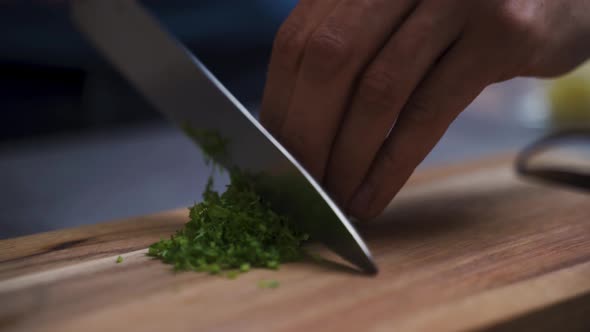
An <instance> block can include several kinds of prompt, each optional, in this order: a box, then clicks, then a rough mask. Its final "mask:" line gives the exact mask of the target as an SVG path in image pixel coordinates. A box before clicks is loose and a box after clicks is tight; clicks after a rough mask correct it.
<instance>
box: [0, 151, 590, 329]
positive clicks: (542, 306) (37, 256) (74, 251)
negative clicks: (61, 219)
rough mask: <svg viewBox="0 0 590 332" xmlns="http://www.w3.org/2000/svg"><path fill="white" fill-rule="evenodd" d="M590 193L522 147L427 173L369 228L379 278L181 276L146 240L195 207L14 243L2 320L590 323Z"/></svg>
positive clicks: (65, 324)
mask: <svg viewBox="0 0 590 332" xmlns="http://www.w3.org/2000/svg"><path fill="white" fill-rule="evenodd" d="M589 198H590V196H588V195H584V194H582V193H578V192H574V191H571V190H564V189H560V188H554V187H553V188H552V187H547V186H542V185H538V184H534V183H527V182H524V181H522V180H519V179H517V178H515V176H514V175H513V172H512V169H511V166H510V159H509V158H499V159H497V160H489V161H486V162H477V163H474V164H471V165H468V166H465V165H463V166H458V167H449V168H446V169H442V170H440V169H439V170H432V171H423V172H421V173H418V174H416V175H415V176H414V177H413V178H412V179H411V180H410V181H409V183H408V185H407V186H406V187H405V188H404V190H403V191H402V193H401V194H400V195H399V196H398V197H397V198H396V199H395V200H394V202H393V203H392V204H391V206H390V207H389V208H388V210H387V211H386V213H385V214H384V215H382V216H381V217H379V218H378V219H376V220H375V221H373V222H370V223H367V224H363V225H359V230H360V232H361V233H362V234H363V236H364V238H365V239H366V240H367V242H368V244H369V246H370V247H371V249H372V251H373V254H374V256H375V258H376V260H377V263H378V265H379V267H380V273H379V275H377V276H375V277H367V276H364V275H362V274H359V273H355V272H354V271H353V270H351V269H347V268H345V267H342V266H338V265H336V264H328V263H323V264H322V263H317V262H311V261H310V262H300V263H294V264H288V265H285V266H284V267H283V268H282V269H281V270H280V271H266V270H257V271H252V272H250V273H247V274H245V275H242V276H240V277H239V278H238V279H236V280H228V279H225V278H222V277H217V276H209V275H203V274H198V273H179V274H175V273H173V272H172V271H171V270H170V267H169V266H166V265H164V264H161V263H160V262H159V261H154V260H151V259H149V258H148V257H146V256H145V247H147V246H148V245H149V244H150V243H152V242H153V241H155V240H157V239H159V238H160V237H165V236H168V235H169V234H171V233H172V232H173V231H174V230H175V229H177V228H178V227H181V225H182V223H183V222H184V221H185V220H186V210H180V211H171V212H166V213H162V214H158V215H154V216H147V217H139V218H135V219H132V220H126V221H119V222H113V223H107V224H101V225H95V226H90V227H82V228H77V229H69V230H63V231H57V232H51V233H45V234H39V235H33V236H28V237H22V238H17V239H12V240H6V241H0V329H2V330H6V331H41V330H43V331H45V330H54V331H80V330H84V331H95V330H96V331H105V330H109V329H114V330H128V331H162V330H166V331H195V330H199V331H236V330H240V331H270V330H275V331H306V330H313V331H332V330H340V331H467V330H482V331H513V330H515V329H516V330H523V329H530V330H534V331H543V330H546V331H552V330H564V328H567V330H568V331H575V330H579V331H586V330H588V327H590V316H589V315H588V313H590V205H589V204H588V203H589ZM119 254H121V255H123V257H124V261H123V263H121V264H116V263H115V260H116V257H117V256H118V255H119ZM261 279H276V280H279V281H280V283H281V286H280V287H279V288H277V289H260V288H258V287H257V283H258V281H259V280H261Z"/></svg>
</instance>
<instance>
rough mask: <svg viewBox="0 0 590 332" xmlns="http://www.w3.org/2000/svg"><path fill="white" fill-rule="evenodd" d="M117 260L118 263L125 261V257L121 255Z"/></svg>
mask: <svg viewBox="0 0 590 332" xmlns="http://www.w3.org/2000/svg"><path fill="white" fill-rule="evenodd" d="M116 262H117V264H119V263H123V257H121V256H119V257H117V260H116Z"/></svg>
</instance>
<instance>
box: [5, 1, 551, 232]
mask: <svg viewBox="0 0 590 332" xmlns="http://www.w3.org/2000/svg"><path fill="white" fill-rule="evenodd" d="M295 2H296V1H294V0H250V1H241V0H240V1H238V0H200V1H180V0H166V1H144V3H145V4H146V5H147V6H148V7H149V8H150V9H152V10H153V12H154V13H155V14H156V16H158V18H160V19H161V21H162V22H163V23H164V24H165V25H166V26H167V27H168V28H169V29H170V30H171V31H172V32H173V33H174V34H175V35H177V36H178V37H179V38H180V39H181V40H182V41H183V42H184V43H185V44H186V45H187V46H188V47H189V48H190V49H191V50H193V51H194V52H195V53H196V54H197V56H198V57H200V58H201V60H202V61H203V62H204V63H205V64H206V65H207V66H208V67H209V68H210V69H211V70H212V71H213V73H215V74H216V75H217V76H218V77H219V78H220V80H221V81H222V82H223V83H224V84H226V86H227V87H228V88H229V89H230V91H232V92H233V93H234V94H235V95H236V96H237V97H238V98H239V99H240V100H241V101H242V102H243V103H244V104H245V105H246V106H247V107H249V108H250V109H252V110H256V108H257V106H258V103H259V102H260V98H261V95H262V89H263V86H264V77H265V71H266V64H267V62H268V57H269V55H270V49H271V44H272V39H273V36H274V34H275V32H276V30H277V28H278V27H279V25H280V23H281V22H282V20H283V19H284V18H285V17H286V16H287V14H288V13H289V11H290V10H291V8H292V7H293V6H294V4H295ZM533 87H534V82H531V81H529V80H515V81H511V82H508V83H504V84H501V85H497V86H493V87H491V88H489V89H488V90H487V91H486V92H485V93H484V95H482V96H481V97H480V98H479V99H478V100H477V101H476V102H475V103H474V104H473V105H472V106H471V107H470V109H469V110H468V111H467V112H465V113H464V114H463V115H462V116H461V117H460V118H459V119H458V120H457V121H456V123H455V124H454V125H453V126H452V128H451V130H450V131H449V133H448V134H447V135H446V136H445V138H444V139H443V141H442V142H441V143H440V144H439V145H438V147H437V148H436V149H435V151H434V152H433V153H432V154H431V155H430V156H429V157H428V159H427V160H426V161H425V163H424V164H423V165H422V166H421V167H428V166H434V165H440V164H444V163H453V162H458V161H462V160H466V159H473V158H478V157H481V156H485V155H488V154H492V153H500V152H503V151H513V150H516V149H519V148H521V147H522V146H523V145H524V144H526V143H528V142H530V141H531V140H532V139H534V138H535V137H537V136H538V135H540V134H541V133H542V131H539V130H535V129H530V128H527V127H526V126H523V125H522V122H520V121H519V117H518V114H519V113H518V111H519V110H521V109H522V108H523V103H522V101H523V100H525V99H523V98H524V97H525V96H526V95H527V94H528V93H530V92H531V91H532V90H531V89H533ZM0 116H1V117H0V238H7V237H13V236H20V235H25V234H31V233H36V232H41V231H47V230H53V229H59V228H64V227H71V226H76V225H82V224H89V223H96V222H100V221H107V220H111V219H117V218H125V217H129V216H134V215H141V214H147V213H152V212H156V211H161V210H165V209H171V208H177V207H186V206H188V205H190V204H191V203H193V202H194V201H196V200H199V198H200V192H201V190H202V189H203V187H204V184H205V181H206V178H207V176H208V174H209V173H208V169H207V168H206V167H205V166H204V164H203V163H202V160H201V154H200V152H199V151H198V149H197V148H196V147H195V146H194V145H193V144H192V143H191V142H190V141H189V140H188V139H187V138H186V137H185V136H183V135H182V133H181V132H180V131H178V130H177V129H176V128H175V127H174V126H173V125H171V124H168V123H166V122H165V121H164V120H163V119H162V117H161V116H160V115H159V114H158V113H157V112H155V111H154V110H153V109H152V108H151V107H150V105H148V104H147V103H146V102H144V101H143V100H142V98H141V97H139V96H138V95H137V94H136V93H135V91H134V90H133V89H132V88H131V87H130V86H129V85H128V84H127V83H126V82H125V81H124V80H123V79H122V78H121V77H120V76H119V75H118V74H117V73H116V72H114V71H113V69H112V68H110V66H109V65H108V64H106V63H105V62H104V61H103V60H102V59H100V57H99V56H98V55H97V53H96V52H95V51H94V50H93V49H92V48H91V47H90V46H89V45H88V44H86V42H85V41H84V40H83V39H82V38H81V37H80V36H79V34H78V33H77V32H76V31H75V29H74V28H73V26H72V25H71V24H70V22H69V20H68V12H67V5H66V4H64V3H63V2H60V1H46V2H43V1H28V2H27V1H20V2H16V3H15V4H12V3H5V4H0Z"/></svg>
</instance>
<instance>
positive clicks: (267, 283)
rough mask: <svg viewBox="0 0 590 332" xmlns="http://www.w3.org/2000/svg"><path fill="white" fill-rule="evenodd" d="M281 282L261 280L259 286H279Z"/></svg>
mask: <svg viewBox="0 0 590 332" xmlns="http://www.w3.org/2000/svg"><path fill="white" fill-rule="evenodd" d="M280 285H281V284H280V283H279V282H278V281H277V280H260V281H259V282H258V288H278V287H279V286H280Z"/></svg>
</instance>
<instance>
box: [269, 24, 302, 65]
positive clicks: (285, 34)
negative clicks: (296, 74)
mask: <svg viewBox="0 0 590 332" xmlns="http://www.w3.org/2000/svg"><path fill="white" fill-rule="evenodd" d="M300 31H301V30H300V29H299V25H298V24H296V23H293V22H291V21H286V22H285V23H283V25H282V26H281V28H280V29H279V31H278V32H277V35H276V37H275V41H274V45H273V52H274V53H275V54H278V55H279V57H280V58H281V59H282V62H283V63H285V64H287V65H288V64H293V65H295V63H296V62H297V59H298V58H299V57H300V55H301V54H302V53H303V49H304V47H305V40H304V38H302V36H301V32H300Z"/></svg>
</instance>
